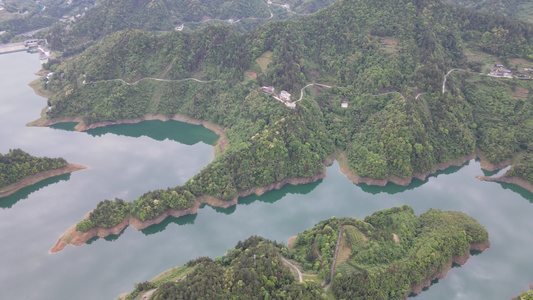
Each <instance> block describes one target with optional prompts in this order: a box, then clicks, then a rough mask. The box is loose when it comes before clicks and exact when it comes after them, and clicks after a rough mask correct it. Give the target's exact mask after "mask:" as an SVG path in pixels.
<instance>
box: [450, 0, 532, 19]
mask: <svg viewBox="0 0 533 300" xmlns="http://www.w3.org/2000/svg"><path fill="white" fill-rule="evenodd" d="M446 1H447V2H449V3H452V4H455V5H460V6H463V7H466V8H469V9H473V10H479V11H483V12H488V13H491V14H497V15H504V16H507V17H510V18H513V19H521V20H523V21H526V22H533V3H532V2H531V1H529V0H446Z"/></svg>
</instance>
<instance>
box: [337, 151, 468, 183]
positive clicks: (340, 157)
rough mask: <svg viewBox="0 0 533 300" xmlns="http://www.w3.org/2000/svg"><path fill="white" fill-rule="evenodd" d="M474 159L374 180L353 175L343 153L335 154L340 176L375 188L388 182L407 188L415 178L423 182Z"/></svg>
mask: <svg viewBox="0 0 533 300" xmlns="http://www.w3.org/2000/svg"><path fill="white" fill-rule="evenodd" d="M474 158H476V155H475V154H474V153H472V154H469V155H465V156H464V157H462V158H459V159H451V160H449V161H448V162H446V163H440V164H436V165H434V166H433V167H432V168H431V169H430V170H429V171H427V172H423V173H413V175H412V176H411V177H410V178H400V177H398V176H392V175H389V176H388V177H387V178H384V179H374V178H368V177H361V176H359V175H357V174H355V173H354V172H353V171H352V170H350V166H349V163H348V157H346V154H345V153H344V152H339V153H338V154H337V161H338V162H339V165H340V167H341V172H342V174H344V175H346V177H348V179H350V180H351V181H352V182H353V183H355V184H361V183H366V184H367V185H377V186H385V185H387V183H389V182H392V183H394V184H396V185H401V186H408V185H410V184H411V181H412V180H413V178H417V179H420V180H422V181H425V180H426V179H427V177H428V176H429V175H432V174H435V173H436V172H437V171H443V170H446V169H447V168H449V167H452V166H457V167H460V166H462V165H464V164H465V163H466V162H467V161H469V160H472V159H474Z"/></svg>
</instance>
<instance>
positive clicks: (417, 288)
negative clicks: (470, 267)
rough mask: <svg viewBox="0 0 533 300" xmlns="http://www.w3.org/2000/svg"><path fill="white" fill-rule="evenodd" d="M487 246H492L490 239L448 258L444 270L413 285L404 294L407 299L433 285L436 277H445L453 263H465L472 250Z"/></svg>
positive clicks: (481, 249)
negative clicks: (463, 252) (461, 253)
mask: <svg viewBox="0 0 533 300" xmlns="http://www.w3.org/2000/svg"><path fill="white" fill-rule="evenodd" d="M487 248H490V241H489V240H487V241H486V242H483V243H471V244H470V249H469V250H468V251H467V252H466V253H465V254H463V255H453V256H452V258H451V259H450V260H448V261H447V262H446V264H445V266H444V267H443V269H442V270H440V271H437V272H435V273H433V275H431V276H430V277H429V278H426V279H424V280H422V282H420V283H418V284H413V285H411V288H410V291H409V292H408V293H407V295H405V296H404V298H403V299H404V300H406V299H407V298H408V297H409V295H410V294H417V295H418V294H420V293H421V292H422V289H424V288H426V287H429V286H431V282H432V281H433V280H435V279H444V278H445V277H446V275H447V274H448V271H449V270H451V269H452V265H453V263H456V264H459V265H461V266H462V265H464V264H465V263H466V262H467V260H468V259H469V258H470V251H485V250H486V249H487Z"/></svg>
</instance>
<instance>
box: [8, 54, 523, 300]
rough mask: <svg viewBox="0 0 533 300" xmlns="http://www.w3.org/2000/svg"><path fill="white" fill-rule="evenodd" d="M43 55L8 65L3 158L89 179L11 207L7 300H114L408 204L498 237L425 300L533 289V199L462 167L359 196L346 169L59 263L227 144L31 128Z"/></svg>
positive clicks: (192, 136)
mask: <svg viewBox="0 0 533 300" xmlns="http://www.w3.org/2000/svg"><path fill="white" fill-rule="evenodd" d="M39 68H40V65H39V60H38V55H34V54H33V55H31V54H27V53H24V52H18V53H12V54H5V55H0V152H1V153H6V152H7V151H8V150H9V149H11V148H22V149H23V150H25V151H28V152H29V153H31V154H33V155H37V156H50V157H57V156H61V157H63V158H65V159H67V160H68V161H69V162H72V163H76V164H82V165H85V166H88V167H89V169H87V170H83V171H79V172H75V173H72V174H69V175H63V176H59V177H56V178H52V179H48V180H46V181H43V182H41V183H39V184H37V185H34V186H32V187H28V188H26V189H23V190H21V191H19V192H18V193H16V194H14V195H12V196H10V197H7V198H3V199H0V250H1V251H0V253H1V256H0V291H1V292H0V293H1V294H0V298H1V299H113V298H115V297H117V296H118V295H120V294H121V293H124V292H127V291H130V290H132V289H133V283H135V282H141V281H145V280H149V279H151V278H152V277H154V276H155V275H157V274H159V273H160V272H162V271H164V270H166V269H168V268H170V267H172V266H179V265H182V264H183V263H185V262H186V261H187V260H190V259H192V258H196V257H198V256H211V257H216V256H222V255H223V254H224V253H225V252H226V250H227V249H229V248H231V247H233V246H234V245H235V244H236V243H237V241H239V240H243V239H245V238H247V237H248V236H250V235H254V234H255V235H262V236H265V237H267V238H269V239H274V240H277V241H283V242H286V241H287V239H288V238H289V237H290V236H292V235H295V234H297V233H298V232H300V231H303V230H305V229H307V228H309V227H311V226H313V225H314V224H315V223H316V222H318V221H320V220H323V219H327V218H329V217H331V216H337V217H344V216H353V217H357V218H364V217H365V216H366V215H368V214H371V213H372V212H374V211H376V210H380V209H384V208H389V207H393V206H398V205H403V204H408V205H411V206H413V208H414V209H415V211H416V213H418V214H420V213H422V212H424V211H426V210H427V209H429V208H439V209H443V210H459V211H463V212H465V213H467V214H469V215H471V216H473V217H474V218H476V219H477V220H478V221H479V222H480V223H481V224H482V225H484V226H485V227H486V228H487V229H488V230H489V233H490V240H491V242H492V248H490V249H488V250H487V251H485V252H484V253H482V254H480V255H476V256H473V257H472V258H471V259H470V260H469V261H468V262H467V264H466V265H465V266H462V267H458V268H454V269H453V270H452V271H450V273H448V276H447V277H446V278H445V279H443V280H440V281H439V282H438V283H437V284H434V285H433V286H431V287H430V288H429V289H428V290H427V291H425V292H423V293H422V294H421V295H419V296H417V297H416V298H417V299H509V298H511V297H513V296H516V295H518V294H519V293H520V292H523V291H526V290H527V289H528V287H527V286H528V284H530V283H532V282H533V259H531V249H533V221H532V216H533V195H532V194H531V193H529V192H527V191H525V190H523V189H520V188H517V187H513V186H510V185H505V184H504V185H501V184H496V183H487V182H480V181H478V180H477V179H476V178H474V176H475V175H481V174H483V173H482V171H481V169H480V167H479V163H477V162H475V161H470V162H469V163H468V164H466V165H465V166H463V167H461V168H459V167H456V168H450V169H448V170H446V171H445V172H441V173H439V174H437V175H436V176H432V177H431V178H429V179H428V180H427V182H421V181H415V182H414V183H413V184H412V185H411V186H409V187H398V186H394V185H389V186H386V187H385V188H379V187H368V186H365V185H360V186H359V185H354V184H353V183H351V182H350V181H349V180H348V179H346V178H345V177H344V176H343V175H342V174H341V173H340V172H339V166H338V164H337V163H334V164H333V165H332V166H330V167H328V169H327V171H328V177H327V178H325V179H324V180H321V181H319V182H316V183H312V184H307V185H302V186H297V187H294V186H287V187H284V188H283V189H281V190H278V191H272V192H269V193H267V194H265V195H263V196H261V197H257V196H249V197H246V198H243V199H240V201H239V205H238V206H236V207H232V208H229V209H226V210H224V209H215V208H211V207H209V206H205V207H204V208H203V209H201V210H200V211H199V212H198V214H197V215H194V216H186V217H183V218H179V219H167V220H166V221H165V222H163V223H161V224H159V225H156V226H152V227H150V228H147V229H145V230H143V231H137V230H135V229H134V228H132V227H128V228H126V230H124V232H123V233H122V234H121V235H120V236H118V237H117V236H115V237H112V238H106V239H97V240H94V241H92V242H91V243H90V244H87V245H83V246H81V247H72V246H68V247H67V248H65V250H63V251H62V252H59V253H56V254H48V250H49V249H50V248H51V247H52V246H53V245H54V243H55V242H56V241H57V239H58V238H59V236H60V235H61V234H62V233H63V232H64V231H65V230H66V229H68V228H69V227H70V226H71V225H73V224H74V223H76V222H77V221H79V220H80V219H81V218H83V216H84V215H85V214H86V213H87V212H88V211H89V210H91V209H93V208H94V207H95V206H96V204H97V203H98V202H99V201H100V200H103V199H113V198H115V197H120V198H123V199H125V200H133V199H135V198H136V197H138V196H139V195H141V194H142V193H144V192H146V191H148V190H153V189H157V188H166V187H169V186H176V185H180V184H183V183H184V182H185V181H186V180H187V179H189V178H190V177H192V176H193V175H194V174H195V173H197V172H198V171H199V170H200V169H201V168H202V167H204V166H205V165H207V164H208V163H209V161H211V160H212V159H213V149H212V146H211V144H212V143H213V142H214V141H215V140H216V136H215V135H214V134H213V133H212V132H210V131H208V130H206V129H204V128H203V127H199V126H193V125H189V124H184V123H179V122H166V123H163V122H159V121H150V122H143V123H141V124H133V125H120V126H113V127H107V128H100V129H96V130H91V131H89V132H75V131H72V127H73V124H61V125H58V126H54V127H53V128H35V127H26V126H25V124H26V123H27V122H30V121H32V120H34V119H36V118H37V117H38V116H39V113H40V111H41V109H42V108H43V107H44V106H45V104H46V101H45V99H44V98H41V97H39V96H36V95H35V94H34V93H33V91H32V90H31V89H30V88H29V87H28V86H27V84H28V83H29V82H30V81H32V80H34V79H35V78H36V76H35V75H33V73H34V72H36V71H38V70H39Z"/></svg>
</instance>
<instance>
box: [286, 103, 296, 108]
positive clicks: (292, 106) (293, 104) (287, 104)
mask: <svg viewBox="0 0 533 300" xmlns="http://www.w3.org/2000/svg"><path fill="white" fill-rule="evenodd" d="M285 106H287V107H288V108H292V109H294V108H296V102H285Z"/></svg>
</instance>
